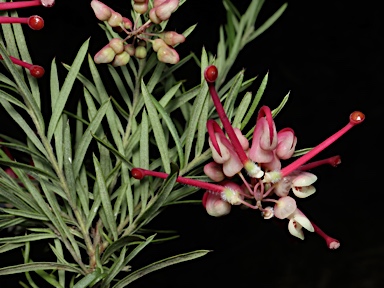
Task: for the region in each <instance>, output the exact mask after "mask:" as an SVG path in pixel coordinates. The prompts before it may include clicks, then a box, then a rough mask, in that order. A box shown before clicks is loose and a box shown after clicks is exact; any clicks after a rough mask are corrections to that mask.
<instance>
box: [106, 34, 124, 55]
mask: <svg viewBox="0 0 384 288" xmlns="http://www.w3.org/2000/svg"><path fill="white" fill-rule="evenodd" d="M109 47H111V48H112V49H113V51H115V53H116V54H120V53H121V52H123V51H124V43H123V40H122V39H120V38H113V39H111V41H109Z"/></svg>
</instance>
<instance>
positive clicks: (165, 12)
mask: <svg viewBox="0 0 384 288" xmlns="http://www.w3.org/2000/svg"><path fill="white" fill-rule="evenodd" d="M160 2H161V1H157V2H156V4H157V3H160ZM154 7H155V8H154V9H156V10H155V13H156V16H157V17H158V18H159V19H160V20H162V21H165V20H168V19H169V17H171V14H172V13H173V12H175V11H176V9H177V7H179V0H165V1H163V2H162V3H161V4H160V5H159V6H155V5H154Z"/></svg>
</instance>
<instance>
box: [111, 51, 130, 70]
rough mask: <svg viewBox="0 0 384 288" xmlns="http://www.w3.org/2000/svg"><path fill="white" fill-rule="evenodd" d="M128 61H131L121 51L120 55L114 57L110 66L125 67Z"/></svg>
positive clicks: (126, 54)
mask: <svg viewBox="0 0 384 288" xmlns="http://www.w3.org/2000/svg"><path fill="white" fill-rule="evenodd" d="M130 59H131V56H130V55H129V54H128V53H127V52H125V51H123V52H121V53H120V54H117V55H116V56H115V59H113V61H112V63H111V64H112V66H114V67H117V66H125V65H127V64H128V62H129V60H130Z"/></svg>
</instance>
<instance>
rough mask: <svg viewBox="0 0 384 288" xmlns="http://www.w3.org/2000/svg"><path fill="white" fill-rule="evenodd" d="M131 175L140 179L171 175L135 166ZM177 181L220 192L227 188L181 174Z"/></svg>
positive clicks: (165, 177)
mask: <svg viewBox="0 0 384 288" xmlns="http://www.w3.org/2000/svg"><path fill="white" fill-rule="evenodd" d="M131 175H132V177H133V178H135V179H138V180H141V179H143V178H144V177H145V176H153V177H157V178H161V179H167V177H168V176H169V174H167V173H164V172H157V171H152V170H147V169H143V168H133V169H132V170H131ZM176 182H177V183H181V184H185V185H189V186H194V187H198V188H201V189H206V190H209V191H212V192H218V193H221V192H223V191H224V190H225V188H224V187H223V186H221V185H217V184H213V183H208V182H204V181H199V180H195V179H190V178H185V177H181V176H178V177H177V178H176Z"/></svg>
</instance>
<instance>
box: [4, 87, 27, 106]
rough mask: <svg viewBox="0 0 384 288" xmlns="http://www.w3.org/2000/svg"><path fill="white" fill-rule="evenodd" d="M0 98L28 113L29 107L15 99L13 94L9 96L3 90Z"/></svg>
mask: <svg viewBox="0 0 384 288" xmlns="http://www.w3.org/2000/svg"><path fill="white" fill-rule="evenodd" d="M0 97H1V98H2V99H4V100H5V101H7V102H9V103H12V104H14V105H16V106H18V107H20V108H21V109H23V110H25V111H28V109H27V107H26V106H25V105H24V104H23V103H22V102H21V101H19V100H18V99H16V98H15V97H13V96H12V95H11V94H8V93H7V92H5V91H3V90H0Z"/></svg>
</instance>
